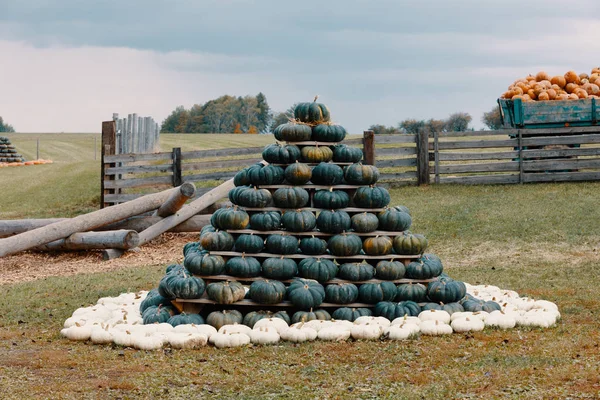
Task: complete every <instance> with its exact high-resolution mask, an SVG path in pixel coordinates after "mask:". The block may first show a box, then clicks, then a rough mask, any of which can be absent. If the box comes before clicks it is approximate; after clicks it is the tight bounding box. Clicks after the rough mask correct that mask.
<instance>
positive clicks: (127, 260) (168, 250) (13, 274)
mask: <svg viewBox="0 0 600 400" xmlns="http://www.w3.org/2000/svg"><path fill="white" fill-rule="evenodd" d="M197 238H198V234H196V233H165V234H163V235H161V236H160V237H158V238H156V239H154V240H153V241H152V242H150V243H148V244H145V245H144V246H143V247H142V248H141V250H140V251H139V252H132V251H130V252H127V253H125V254H124V255H123V256H121V257H120V258H117V259H114V260H110V261H103V260H102V252H101V251H79V252H23V253H18V254H15V255H12V256H8V257H4V258H0V271H2V273H1V274H0V285H3V284H9V283H17V282H27V281H33V280H37V279H41V278H45V277H49V276H67V275H76V274H81V273H94V272H108V271H113V270H117V269H120V268H130V267H137V266H145V265H163V264H164V265H166V264H169V263H173V262H176V261H182V260H183V254H182V252H181V249H182V247H183V245H184V244H186V243H187V242H192V241H195V240H197Z"/></svg>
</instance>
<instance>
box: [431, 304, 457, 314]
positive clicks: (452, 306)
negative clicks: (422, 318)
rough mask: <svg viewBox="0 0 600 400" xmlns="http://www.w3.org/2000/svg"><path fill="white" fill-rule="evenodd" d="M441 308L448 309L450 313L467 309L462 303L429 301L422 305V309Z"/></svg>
mask: <svg viewBox="0 0 600 400" xmlns="http://www.w3.org/2000/svg"><path fill="white" fill-rule="evenodd" d="M434 304H435V305H436V307H434ZM432 309H433V310H441V311H446V312H447V313H448V314H450V315H452V314H454V313H455V312H464V311H465V309H464V308H463V306H462V305H460V303H448V304H444V303H439V304H438V303H427V304H424V305H423V307H422V310H423V311H425V310H432Z"/></svg>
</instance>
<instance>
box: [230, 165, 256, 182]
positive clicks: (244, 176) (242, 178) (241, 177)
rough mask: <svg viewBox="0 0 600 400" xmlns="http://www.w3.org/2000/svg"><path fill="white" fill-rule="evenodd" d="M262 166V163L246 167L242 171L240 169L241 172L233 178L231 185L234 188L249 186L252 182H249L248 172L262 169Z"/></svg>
mask: <svg viewBox="0 0 600 400" xmlns="http://www.w3.org/2000/svg"><path fill="white" fill-rule="evenodd" d="M262 167H263V164H262V163H257V164H254V165H251V166H249V167H246V168H244V169H242V170H241V171H238V172H237V173H236V174H235V176H234V177H233V184H234V185H235V186H247V185H251V184H252V181H251V180H250V175H249V172H250V170H251V169H254V168H262Z"/></svg>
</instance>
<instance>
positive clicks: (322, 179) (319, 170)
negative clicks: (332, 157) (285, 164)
mask: <svg viewBox="0 0 600 400" xmlns="http://www.w3.org/2000/svg"><path fill="white" fill-rule="evenodd" d="M310 180H311V182H312V183H314V184H315V185H327V186H331V185H337V184H340V183H342V182H343V181H344V171H343V170H342V168H341V167H340V166H339V165H337V164H331V163H326V162H322V163H319V165H317V166H316V167H315V168H313V170H312V177H311V179H310Z"/></svg>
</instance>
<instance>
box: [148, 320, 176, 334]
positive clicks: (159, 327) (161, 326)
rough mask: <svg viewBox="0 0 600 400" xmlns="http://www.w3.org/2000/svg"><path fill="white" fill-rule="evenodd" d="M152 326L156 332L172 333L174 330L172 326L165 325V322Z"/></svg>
mask: <svg viewBox="0 0 600 400" xmlns="http://www.w3.org/2000/svg"><path fill="white" fill-rule="evenodd" d="M153 325H154V326H155V328H156V332H173V331H174V330H175V328H173V325H171V324H167V323H166V322H163V323H160V324H153Z"/></svg>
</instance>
